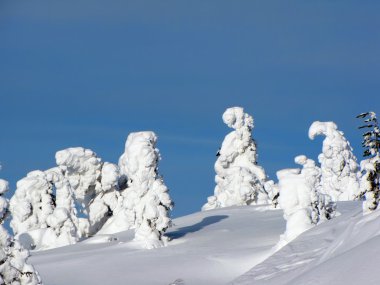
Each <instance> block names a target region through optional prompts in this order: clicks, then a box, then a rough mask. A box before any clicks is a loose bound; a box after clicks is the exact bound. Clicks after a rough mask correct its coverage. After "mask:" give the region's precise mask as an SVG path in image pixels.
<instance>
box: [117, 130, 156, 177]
mask: <svg viewBox="0 0 380 285" xmlns="http://www.w3.org/2000/svg"><path fill="white" fill-rule="evenodd" d="M156 143H157V136H156V134H155V133H154V132H151V131H144V132H136V133H131V134H129V136H128V138H127V141H126V142H125V151H124V153H123V155H122V156H121V157H120V159H119V167H120V174H121V175H125V176H127V177H128V178H129V179H133V177H135V176H136V175H138V174H139V172H146V171H153V172H156V171H157V169H156V168H157V162H158V160H159V159H160V155H159V151H158V149H157V148H156Z"/></svg>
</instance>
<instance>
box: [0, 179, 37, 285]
mask: <svg viewBox="0 0 380 285" xmlns="http://www.w3.org/2000/svg"><path fill="white" fill-rule="evenodd" d="M7 191H8V182H7V181H5V180H2V179H0V284H6V285H8V284H12V285H40V284H42V282H41V278H40V276H39V274H38V272H37V271H35V269H34V267H33V266H32V265H30V264H28V263H27V258H28V257H29V252H28V251H27V250H26V249H24V248H23V247H22V246H21V245H20V244H19V242H18V241H17V240H15V239H14V238H13V237H12V236H10V235H9V234H8V232H7V230H6V229H5V228H4V227H3V222H4V220H5V218H6V216H7V213H8V201H7V200H6V199H5V198H4V197H3V194H4V193H5V192H7Z"/></svg>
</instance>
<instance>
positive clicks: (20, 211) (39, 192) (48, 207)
mask: <svg viewBox="0 0 380 285" xmlns="http://www.w3.org/2000/svg"><path fill="white" fill-rule="evenodd" d="M54 208H55V197H54V194H53V185H52V184H51V183H50V181H49V180H48V179H47V177H46V174H45V172H43V171H39V170H36V171H32V172H30V173H28V175H27V176H26V177H25V178H23V179H21V180H19V181H18V182H17V189H16V191H15V194H14V195H13V197H12V198H11V200H10V212H11V213H12V220H11V223H10V225H11V227H12V229H13V232H14V234H18V233H23V232H28V231H31V230H35V229H41V228H47V227H48V225H47V217H48V216H49V215H51V214H52V213H53V211H54Z"/></svg>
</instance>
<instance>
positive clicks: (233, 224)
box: [30, 202, 380, 285]
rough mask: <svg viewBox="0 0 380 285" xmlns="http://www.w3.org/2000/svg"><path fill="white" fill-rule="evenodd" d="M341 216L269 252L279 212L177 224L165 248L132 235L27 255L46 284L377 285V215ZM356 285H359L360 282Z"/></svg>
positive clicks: (250, 209) (236, 213)
mask: <svg viewBox="0 0 380 285" xmlns="http://www.w3.org/2000/svg"><path fill="white" fill-rule="evenodd" d="M338 209H339V212H340V213H341V215H340V216H338V217H336V218H335V219H334V220H331V221H327V222H325V223H322V224H321V225H318V226H316V227H314V228H312V229H311V230H309V231H306V232H305V233H303V234H302V235H301V236H299V237H298V238H297V239H295V240H294V241H292V242H291V243H289V244H288V245H287V246H285V247H284V248H282V249H281V250H280V251H278V252H276V253H274V252H273V249H272V247H273V246H275V245H276V243H277V242H278V240H279V236H280V234H282V233H283V232H284V231H285V220H284V219H283V217H282V214H283V213H282V211H281V210H267V209H266V208H265V206H243V207H233V208H223V209H218V210H211V211H205V212H199V213H195V214H192V215H189V216H185V217H182V218H178V219H175V220H174V223H175V226H174V227H173V228H171V229H170V230H169V232H168V235H169V236H170V237H171V238H172V241H171V242H170V243H169V245H168V247H164V248H159V249H153V250H142V249H139V247H138V245H136V244H135V243H134V242H133V241H132V238H133V232H132V231H126V232H122V233H119V234H115V235H112V236H111V235H109V236H107V235H103V236H101V235H100V236H96V237H94V238H91V239H88V240H86V241H84V242H80V243H78V244H75V245H71V246H67V247H62V248H57V249H52V250H47V251H42V252H35V253H32V258H31V260H30V261H31V262H33V264H34V265H35V267H36V268H37V270H38V271H39V272H40V275H41V277H42V278H43V280H44V283H45V284H51V285H59V284H71V285H76V284H81V285H82V284H115V285H116V284H123V285H125V284H133V285H140V284H141V285H143V284H147V285H148V284H149V285H154V284H163V285H169V284H194V285H202V284H207V285H210V284H228V283H232V284H276V285H281V284H288V285H290V284H292V285H296V284H302V285H307V284H313V285H314V284H345V285H347V284H360V283H361V282H363V281H365V282H366V283H365V284H366V285H368V284H379V283H378V277H376V274H377V273H376V272H377V270H376V267H375V266H377V264H378V263H377V262H374V261H376V259H378V256H379V253H380V246H378V244H379V242H380V235H379V234H380V217H379V216H380V212H374V213H372V214H369V215H366V216H364V217H363V216H362V212H361V203H360V202H340V203H339V204H338ZM359 281H360V282H359Z"/></svg>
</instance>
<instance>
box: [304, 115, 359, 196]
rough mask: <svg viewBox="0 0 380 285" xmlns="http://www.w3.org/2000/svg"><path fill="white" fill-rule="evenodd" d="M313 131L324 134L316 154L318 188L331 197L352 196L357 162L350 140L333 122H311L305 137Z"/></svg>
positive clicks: (356, 184)
mask: <svg viewBox="0 0 380 285" xmlns="http://www.w3.org/2000/svg"><path fill="white" fill-rule="evenodd" d="M317 135H324V136H326V138H325V139H324V141H323V147H322V153H321V154H320V155H319V156H318V159H319V162H320V164H321V169H322V181H321V183H322V188H321V191H322V192H323V193H324V194H328V195H330V196H331V198H332V200H333V201H347V200H354V199H355V198H357V196H358V194H359V181H358V164H357V161H356V157H355V156H354V154H353V153H352V148H351V146H350V143H349V142H348V141H347V140H346V138H345V137H344V136H343V132H341V131H339V130H338V127H337V125H336V124H335V123H334V122H319V121H316V122H314V123H313V124H312V125H311V126H310V129H309V138H310V139H314V138H315V137H316V136H317Z"/></svg>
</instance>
